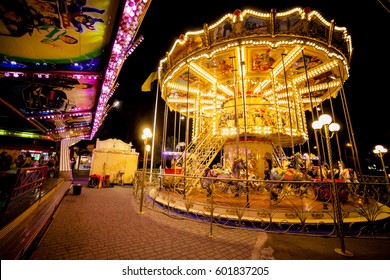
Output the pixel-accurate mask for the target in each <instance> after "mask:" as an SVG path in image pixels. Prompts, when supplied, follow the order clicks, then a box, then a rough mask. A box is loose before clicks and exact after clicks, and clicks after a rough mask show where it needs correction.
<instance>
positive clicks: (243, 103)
mask: <svg viewBox="0 0 390 280" xmlns="http://www.w3.org/2000/svg"><path fill="white" fill-rule="evenodd" d="M244 66H245V61H244V60H243V59H242V53H241V48H240V70H241V75H240V76H241V91H242V106H243V107H242V110H243V117H244V149H245V179H246V183H245V188H246V204H245V207H246V208H249V186H248V184H249V182H248V178H249V175H248V147H247V143H246V142H247V130H246V92H245V84H244Z"/></svg>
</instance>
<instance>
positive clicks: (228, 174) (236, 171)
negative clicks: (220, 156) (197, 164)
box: [202, 159, 245, 197]
mask: <svg viewBox="0 0 390 280" xmlns="http://www.w3.org/2000/svg"><path fill="white" fill-rule="evenodd" d="M243 170H245V164H244V161H243V160H242V159H236V160H235V161H234V162H233V166H232V169H231V171H226V170H223V169H222V165H221V164H214V165H213V168H212V169H210V168H206V169H205V171H204V173H203V177H204V179H202V187H203V188H205V189H206V190H207V196H210V195H211V193H212V191H211V184H212V183H213V182H214V183H219V184H220V185H221V189H222V190H223V191H224V192H226V191H228V190H229V189H232V190H234V191H235V192H236V194H235V196H236V197H237V196H239V195H240V194H241V192H242V190H243V189H244V187H245V183H243V182H240V181H237V180H238V179H242V174H243V172H242V171H243Z"/></svg>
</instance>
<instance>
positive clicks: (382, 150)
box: [374, 145, 389, 184]
mask: <svg viewBox="0 0 390 280" xmlns="http://www.w3.org/2000/svg"><path fill="white" fill-rule="evenodd" d="M374 153H375V154H377V155H378V156H379V157H380V158H381V162H382V168H383V172H384V173H385V178H386V183H387V184H388V183H389V177H388V175H387V172H386V165H385V162H384V161H383V154H385V153H387V149H386V148H385V147H383V146H382V145H376V146H375V149H374Z"/></svg>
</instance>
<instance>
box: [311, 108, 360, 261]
mask: <svg viewBox="0 0 390 280" xmlns="http://www.w3.org/2000/svg"><path fill="white" fill-rule="evenodd" d="M312 127H313V129H315V130H319V131H320V132H321V133H320V134H321V136H322V137H323V138H325V140H326V146H327V150H328V160H329V167H330V179H331V182H330V185H331V193H332V200H333V209H334V214H335V221H336V226H337V233H338V236H339V238H340V244H341V248H340V249H339V248H336V249H335V252H336V253H338V254H341V255H343V256H348V257H351V256H353V254H352V253H351V252H349V251H346V250H345V243H344V231H343V216H342V213H341V205H340V199H339V195H338V189H337V186H336V184H335V180H334V173H333V167H332V166H333V158H332V147H331V145H330V139H331V138H332V137H333V135H334V133H336V132H337V131H339V130H340V125H339V124H338V123H332V117H331V116H330V115H327V114H323V115H321V116H320V117H319V118H318V120H317V121H314V122H313V123H312ZM322 129H323V131H324V133H325V135H323V134H322Z"/></svg>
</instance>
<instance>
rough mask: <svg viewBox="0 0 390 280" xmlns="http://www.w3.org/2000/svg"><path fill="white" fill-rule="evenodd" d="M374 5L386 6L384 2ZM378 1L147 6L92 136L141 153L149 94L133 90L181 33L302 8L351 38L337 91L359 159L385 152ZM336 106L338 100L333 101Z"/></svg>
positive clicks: (389, 132)
mask: <svg viewBox="0 0 390 280" xmlns="http://www.w3.org/2000/svg"><path fill="white" fill-rule="evenodd" d="M381 2H382V3H385V4H386V3H387V2H388V1H387V0H383V1H381ZM381 2H380V1H364V2H356V1H352V0H348V1H340V0H312V1H287V0H278V1H275V0H274V1H271V0H268V1H261V0H255V1H246V0H241V1H239V0H208V1H204V0H199V1H191V2H184V1H177V0H169V1H163V0H153V1H152V3H151V5H150V7H149V9H148V11H147V13H146V16H145V17H144V20H143V22H142V24H141V27H140V30H139V32H138V36H141V35H142V36H143V37H144V41H143V42H142V43H141V44H140V45H139V46H138V48H137V49H136V50H135V51H134V52H133V53H132V54H131V55H130V56H129V58H128V59H127V61H126V62H125V64H124V66H123V68H122V70H121V73H120V75H119V78H118V83H119V87H118V89H117V91H116V92H115V93H114V95H113V97H112V99H111V100H110V103H113V102H114V101H115V100H118V101H120V102H121V104H120V106H119V107H118V108H116V109H114V110H112V111H111V112H110V113H109V115H108V116H107V118H106V119H105V121H104V123H103V125H102V126H101V128H100V130H99V131H98V133H97V135H96V137H97V138H100V139H107V138H117V139H121V140H123V141H125V142H127V143H128V142H132V143H133V145H134V147H135V148H136V150H137V151H138V152H139V151H140V150H142V140H141V135H142V130H143V128H145V127H149V128H151V129H152V128H153V119H154V107H155V100H156V90H155V89H154V90H153V91H151V92H142V91H141V86H142V84H143V83H144V81H145V80H146V79H147V77H148V76H149V74H150V73H151V72H152V71H153V70H154V69H155V67H156V66H157V65H158V63H159V61H160V60H161V59H163V58H164V57H165V53H166V52H167V51H169V50H170V49H171V47H172V46H173V43H174V41H175V40H176V39H177V38H178V37H179V36H180V35H181V34H185V33H186V32H188V31H194V30H201V29H202V27H203V24H204V23H208V24H212V23H214V22H216V21H217V20H219V19H220V18H221V17H222V16H224V15H225V14H227V13H233V12H234V10H236V9H240V10H244V9H249V8H250V9H253V10H259V11H265V12H269V11H270V10H271V9H272V8H275V9H276V10H277V11H286V10H289V9H291V8H294V7H301V8H305V7H310V8H311V9H312V10H317V11H318V12H320V13H321V14H322V16H323V17H324V18H325V19H326V20H328V21H331V20H332V19H334V20H335V24H336V25H337V26H340V27H346V28H347V29H348V31H349V32H350V34H351V36H352V46H353V49H354V50H353V54H352V61H351V69H350V77H349V79H348V80H347V81H346V83H345V84H344V89H345V94H346V98H347V102H348V107H349V113H350V117H351V120H352V128H353V132H354V136H355V139H356V142H357V147H358V149H359V153H360V157H364V156H365V154H368V153H369V152H371V151H372V149H373V148H374V146H375V145H377V144H381V145H384V146H385V147H387V148H390V140H389V139H390V129H389V125H388V124H387V120H388V115H389V111H390V108H389V106H388V104H389V102H388V101H387V100H388V97H387V96H388V94H389V93H390V90H389V82H390V77H389V74H388V73H389V71H388V68H387V66H388V65H389V63H390V59H389V56H390V55H389V49H390V46H389V44H390V43H389V40H388V38H389V37H390V36H389V35H390V29H389V21H390V12H389V11H388V10H387V9H386V8H385V7H383V6H382V5H381ZM387 7H388V8H390V5H389V4H387ZM138 36H137V37H138ZM111 101H112V102H111ZM337 101H338V102H340V99H339V98H337V99H336V100H335V101H334V102H337ZM336 106H337V104H336ZM163 108H164V103H163V101H162V99H161V98H159V107H158V111H157V112H158V120H159V121H158V124H157V130H159V131H160V132H159V134H157V135H156V141H160V139H161V136H162V129H163V123H162V121H163V113H164V111H163ZM339 113H340V114H341V115H342V112H339ZM346 140H347V139H346ZM344 142H345V141H344Z"/></svg>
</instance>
